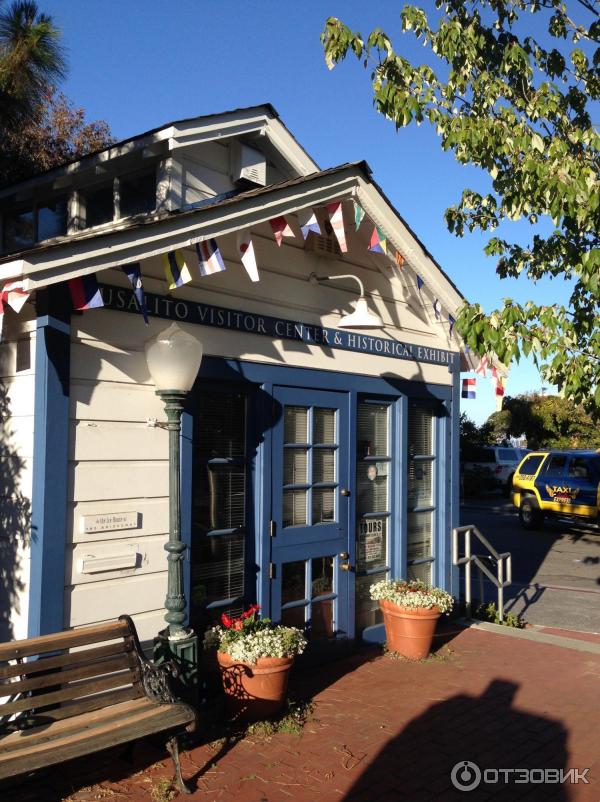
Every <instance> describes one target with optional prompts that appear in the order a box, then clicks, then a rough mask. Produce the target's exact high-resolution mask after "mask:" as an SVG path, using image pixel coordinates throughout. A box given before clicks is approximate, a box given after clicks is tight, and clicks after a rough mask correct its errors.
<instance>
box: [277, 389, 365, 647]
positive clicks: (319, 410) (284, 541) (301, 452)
mask: <svg viewBox="0 0 600 802" xmlns="http://www.w3.org/2000/svg"><path fill="white" fill-rule="evenodd" d="M273 402H274V409H275V417H276V422H275V424H274V429H273V437H272V495H271V499H272V511H271V519H272V524H271V535H272V536H271V539H270V542H271V566H270V570H271V616H272V618H273V619H274V620H276V621H281V622H282V623H284V624H287V625H290V626H298V627H303V628H305V629H306V632H307V634H308V636H309V638H310V640H311V641H313V642H316V641H320V642H323V641H328V640H332V639H339V638H344V637H349V636H351V634H352V633H351V632H349V627H350V626H351V624H350V622H351V620H352V617H351V616H349V611H348V596H349V584H350V581H351V580H352V578H353V575H352V573H351V571H350V570H349V568H350V565H349V551H350V548H349V528H348V527H349V517H348V497H349V491H348V487H349V465H348V442H349V414H348V395H347V394H345V393H337V392H324V391H316V390H306V389H298V388H291V387H275V388H274V390H273Z"/></svg>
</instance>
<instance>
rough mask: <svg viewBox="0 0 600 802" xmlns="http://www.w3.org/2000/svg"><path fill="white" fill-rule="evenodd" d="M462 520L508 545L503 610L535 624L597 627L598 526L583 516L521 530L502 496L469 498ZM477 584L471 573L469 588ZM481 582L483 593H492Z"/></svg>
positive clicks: (498, 544)
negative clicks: (509, 570)
mask: <svg viewBox="0 0 600 802" xmlns="http://www.w3.org/2000/svg"><path fill="white" fill-rule="evenodd" d="M461 523H462V524H470V523H473V524H475V525H476V526H478V527H479V529H480V530H481V532H482V533H483V534H484V535H485V536H486V537H487V538H488V539H489V540H490V541H491V542H492V544H493V545H494V546H495V547H496V548H497V549H498V550H499V551H510V552H511V554H512V560H513V585H512V587H511V588H509V589H508V590H507V591H505V598H506V600H507V601H506V610H507V611H512V612H514V613H516V614H518V615H520V616H522V617H523V618H524V619H525V620H526V621H528V622H529V623H532V624H538V625H540V626H555V627H564V628H566V629H573V630H584V631H589V632H600V530H599V529H598V528H597V527H594V526H593V525H590V524H586V523H584V522H582V523H579V522H573V521H567V520H550V519H549V520H547V521H546V522H545V525H544V527H543V528H542V529H541V530H540V531H534V532H528V531H526V530H524V529H523V528H522V527H521V525H520V523H519V520H518V517H517V514H516V510H515V508H514V507H513V506H512V504H510V502H507V501H506V500H505V499H504V498H502V496H487V497H485V498H481V499H469V500H467V501H466V502H465V503H463V504H462V505H461ZM477 592H478V584H477V580H476V579H474V587H473V593H474V594H475V595H477ZM495 595H496V592H495V589H494V588H493V587H492V586H491V584H489V583H486V598H487V599H488V600H492V599H495Z"/></svg>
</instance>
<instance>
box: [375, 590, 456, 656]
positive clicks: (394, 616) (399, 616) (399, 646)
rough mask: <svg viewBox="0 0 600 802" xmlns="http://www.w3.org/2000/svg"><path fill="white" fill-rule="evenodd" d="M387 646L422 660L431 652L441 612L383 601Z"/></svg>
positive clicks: (381, 605)
mask: <svg viewBox="0 0 600 802" xmlns="http://www.w3.org/2000/svg"><path fill="white" fill-rule="evenodd" d="M379 606H380V608H381V611H382V613H383V622H384V624H385V636H386V639H387V645H388V649H389V650H390V651H391V652H398V653H399V654H401V655H403V656H404V657H409V658H410V659H411V660H422V659H423V658H424V657H427V655H428V654H429V652H430V651H431V644H432V642H433V633H434V632H435V628H436V625H437V621H438V618H439V617H440V615H441V613H440V611H439V609H438V608H437V607H431V608H422V607H399V606H398V605H397V604H393V603H392V602H389V601H382V600H380V602H379Z"/></svg>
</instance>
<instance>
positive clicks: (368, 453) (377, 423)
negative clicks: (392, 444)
mask: <svg viewBox="0 0 600 802" xmlns="http://www.w3.org/2000/svg"><path fill="white" fill-rule="evenodd" d="M357 423H358V443H357V450H358V458H359V459H363V458H364V457H376V456H377V457H380V456H381V457H384V456H387V454H388V406H387V405H385V404H359V406H358V421H357Z"/></svg>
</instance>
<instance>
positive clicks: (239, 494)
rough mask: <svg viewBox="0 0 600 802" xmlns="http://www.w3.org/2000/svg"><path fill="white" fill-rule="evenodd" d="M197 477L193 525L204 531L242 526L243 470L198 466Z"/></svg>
mask: <svg viewBox="0 0 600 802" xmlns="http://www.w3.org/2000/svg"><path fill="white" fill-rule="evenodd" d="M197 477H198V480H197V481H198V485H197V488H196V496H195V498H196V509H195V515H196V520H195V522H196V523H197V524H199V525H200V526H201V527H202V529H207V530H211V529H234V528H238V527H242V526H244V519H245V501H246V471H245V467H244V466H230V465H200V466H199V467H198V470H197Z"/></svg>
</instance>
